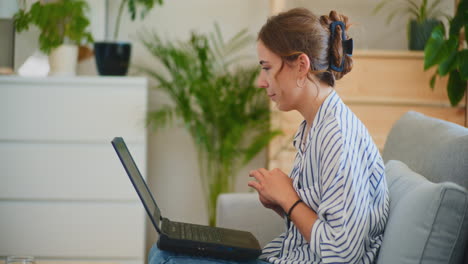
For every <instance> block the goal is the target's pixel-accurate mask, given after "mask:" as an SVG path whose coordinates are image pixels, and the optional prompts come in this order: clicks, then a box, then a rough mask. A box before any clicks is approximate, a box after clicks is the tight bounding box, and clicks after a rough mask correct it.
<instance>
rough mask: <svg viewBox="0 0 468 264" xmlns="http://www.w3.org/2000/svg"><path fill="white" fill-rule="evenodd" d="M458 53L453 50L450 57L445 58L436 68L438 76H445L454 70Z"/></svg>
mask: <svg viewBox="0 0 468 264" xmlns="http://www.w3.org/2000/svg"><path fill="white" fill-rule="evenodd" d="M457 57H458V52H457V51H456V50H455V51H453V52H450V55H449V56H447V58H445V60H443V61H442V62H441V63H440V64H439V68H438V73H439V75H440V76H445V75H447V74H448V73H449V72H451V71H453V70H455V69H456V68H457V66H458V60H457Z"/></svg>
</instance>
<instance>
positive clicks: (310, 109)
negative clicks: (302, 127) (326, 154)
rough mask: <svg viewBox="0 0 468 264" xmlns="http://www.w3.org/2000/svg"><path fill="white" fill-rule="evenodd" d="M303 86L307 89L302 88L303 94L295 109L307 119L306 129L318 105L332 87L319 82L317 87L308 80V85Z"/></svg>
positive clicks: (308, 127)
mask: <svg viewBox="0 0 468 264" xmlns="http://www.w3.org/2000/svg"><path fill="white" fill-rule="evenodd" d="M304 88H307V89H305V90H304V96H303V97H302V100H301V102H299V104H298V106H297V111H299V113H301V115H302V116H303V117H304V119H305V120H306V121H307V130H309V129H310V127H311V126H312V123H313V122H314V119H315V116H316V115H317V112H318V110H319V108H320V106H321V105H322V104H323V102H324V101H325V99H327V97H328V95H329V94H330V93H331V92H332V91H333V87H331V86H325V85H322V84H319V85H318V87H317V86H316V85H315V84H314V83H312V82H308V85H307V86H306V87H304ZM317 92H318V94H317Z"/></svg>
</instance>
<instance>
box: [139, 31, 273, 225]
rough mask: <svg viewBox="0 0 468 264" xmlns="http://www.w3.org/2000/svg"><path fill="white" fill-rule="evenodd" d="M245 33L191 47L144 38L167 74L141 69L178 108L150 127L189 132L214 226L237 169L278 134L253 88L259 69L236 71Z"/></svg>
mask: <svg viewBox="0 0 468 264" xmlns="http://www.w3.org/2000/svg"><path fill="white" fill-rule="evenodd" d="M246 32H247V31H245V30H244V31H241V32H239V33H238V34H237V35H235V36H234V37H233V38H232V39H231V40H229V41H228V42H226V43H225V42H224V41H223V38H222V36H221V33H220V30H219V28H218V27H216V34H213V35H212V37H211V41H210V38H208V36H207V35H203V34H196V33H192V35H191V38H190V40H189V41H187V42H164V41H162V40H161V39H160V38H159V37H158V36H157V34H155V33H153V34H148V33H145V34H144V35H143V36H142V37H141V41H142V43H143V45H144V46H145V47H146V48H147V50H148V51H149V52H150V53H151V54H152V55H153V56H154V57H155V59H156V60H157V61H158V62H159V63H161V64H162V66H163V69H162V70H161V69H159V70H155V69H154V68H153V67H138V69H140V70H141V71H142V72H144V73H146V74H147V75H149V76H150V77H153V78H154V79H155V80H156V81H157V82H158V85H157V86H156V87H155V88H157V89H159V90H162V91H164V92H165V93H167V94H168V95H169V96H170V98H171V100H172V101H173V103H174V106H168V105H165V106H161V108H160V109H158V110H156V111H152V112H149V113H148V116H147V121H148V124H149V125H151V126H152V127H153V128H155V129H156V128H161V127H163V126H164V125H167V124H168V122H170V121H172V120H173V119H175V118H177V119H178V120H181V121H182V122H183V124H184V127H185V128H187V130H188V132H189V133H190V135H191V137H192V139H193V141H194V143H195V145H196V148H197V153H198V159H199V168H200V177H201V183H202V186H203V191H204V195H205V201H206V205H207V208H208V215H209V223H210V225H214V224H215V215H216V211H215V210H216V200H217V198H218V195H219V194H221V193H224V192H232V191H234V190H233V188H234V182H235V175H236V174H237V172H238V171H239V169H240V168H241V167H242V166H244V165H245V164H246V163H247V162H249V161H250V160H251V159H252V158H253V157H254V156H255V155H256V154H257V153H258V152H259V151H261V150H262V149H263V148H264V147H265V146H267V144H268V143H269V141H270V140H271V139H272V138H273V137H275V136H276V135H278V134H280V132H279V131H271V130H270V125H269V116H270V110H269V103H268V100H267V98H266V96H265V94H264V91H262V90H261V89H258V88H256V87H255V84H254V82H255V79H256V76H257V74H258V67H255V66H253V67H245V66H244V67H242V68H236V67H234V63H235V62H237V61H239V60H240V58H241V57H240V56H239V55H238V54H239V52H240V51H241V50H242V48H243V47H244V46H245V45H246V44H247V43H249V42H250V41H251V38H250V37H248V35H247V33H246Z"/></svg>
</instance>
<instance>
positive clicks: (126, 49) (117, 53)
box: [94, 0, 163, 75]
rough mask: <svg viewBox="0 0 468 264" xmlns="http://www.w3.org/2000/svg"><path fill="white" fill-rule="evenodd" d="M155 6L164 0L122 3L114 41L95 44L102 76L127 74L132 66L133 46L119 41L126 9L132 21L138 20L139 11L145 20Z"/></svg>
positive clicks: (97, 61)
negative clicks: (130, 65)
mask: <svg viewBox="0 0 468 264" xmlns="http://www.w3.org/2000/svg"><path fill="white" fill-rule="evenodd" d="M155 4H159V5H162V4H163V0H121V1H120V4H119V11H118V14H117V20H116V25H115V29H114V35H113V39H112V40H111V41H101V42H95V43H94V54H95V58H96V65H97V69H98V72H99V74H100V75H126V74H127V71H128V66H129V64H130V56H131V51H132V46H131V43H129V42H120V41H117V38H118V35H119V30H120V23H121V19H122V14H123V11H124V9H128V11H129V13H130V18H131V20H132V21H134V20H135V19H136V18H137V12H138V11H140V17H141V19H143V18H144V17H145V15H146V14H147V13H148V12H149V11H150V10H151V9H152V8H153V7H154V5H155Z"/></svg>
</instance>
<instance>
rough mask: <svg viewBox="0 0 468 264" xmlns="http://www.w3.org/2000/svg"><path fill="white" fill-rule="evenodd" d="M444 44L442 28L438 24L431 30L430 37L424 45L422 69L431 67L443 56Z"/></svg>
mask: <svg viewBox="0 0 468 264" xmlns="http://www.w3.org/2000/svg"><path fill="white" fill-rule="evenodd" d="M444 45H445V40H444V28H443V26H442V25H439V26H437V27H435V28H434V30H432V33H431V37H430V38H429V39H428V41H427V43H426V46H425V47H424V70H427V69H429V68H431V67H432V66H434V65H436V64H438V63H439V62H440V61H441V60H443V59H444V58H445V56H446V54H444V49H443V46H444Z"/></svg>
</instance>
